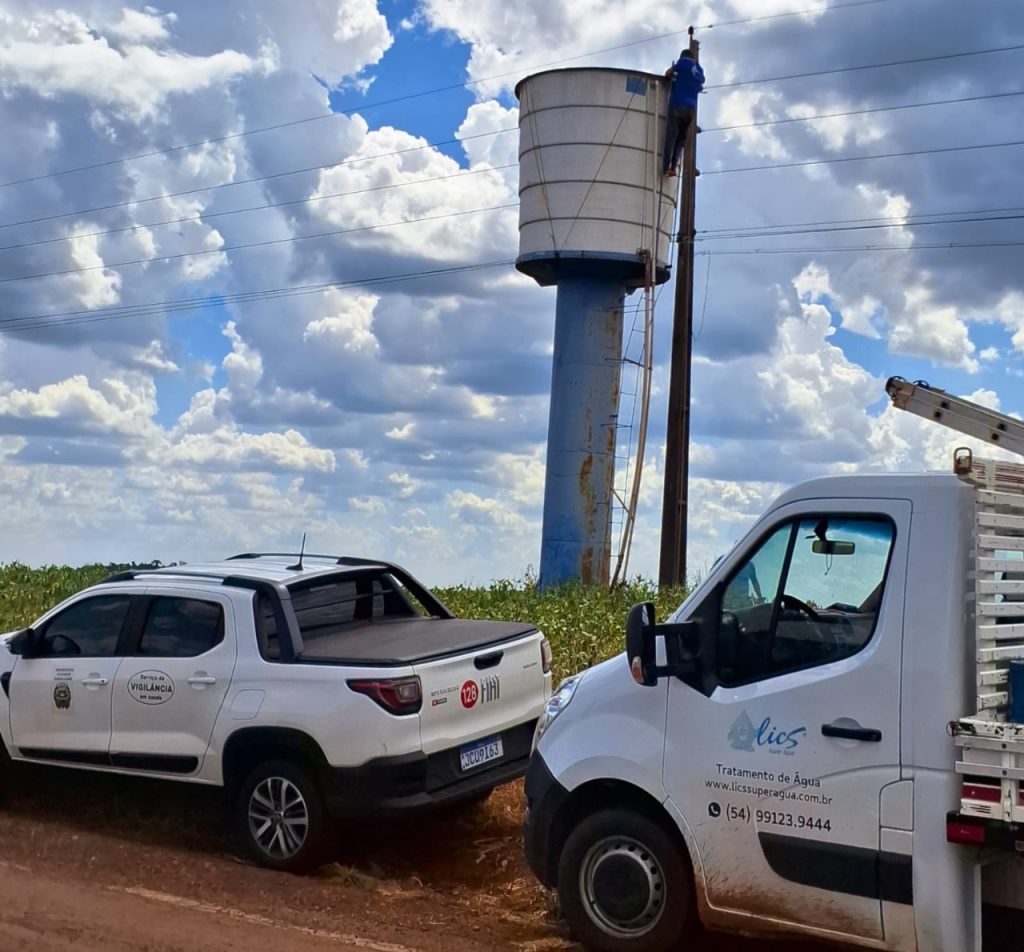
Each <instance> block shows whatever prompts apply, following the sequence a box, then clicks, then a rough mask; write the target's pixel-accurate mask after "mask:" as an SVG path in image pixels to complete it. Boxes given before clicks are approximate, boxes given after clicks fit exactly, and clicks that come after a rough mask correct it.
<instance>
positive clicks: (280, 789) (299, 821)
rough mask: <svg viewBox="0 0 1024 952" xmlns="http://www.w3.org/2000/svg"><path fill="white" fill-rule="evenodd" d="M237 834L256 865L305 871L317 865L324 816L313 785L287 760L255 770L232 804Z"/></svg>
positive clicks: (323, 840)
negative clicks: (233, 805)
mask: <svg viewBox="0 0 1024 952" xmlns="http://www.w3.org/2000/svg"><path fill="white" fill-rule="evenodd" d="M235 831H236V835H237V837H238V840H239V842H240V844H241V846H242V848H243V850H244V851H245V853H246V854H247V855H248V856H250V857H251V858H252V859H253V860H255V862H257V863H259V864H260V865H261V866H268V867H270V868H271V869H279V870H283V871H285V872H290V873H304V872H308V871H310V870H312V869H316V868H317V867H318V866H320V865H321V863H322V860H323V855H324V852H323V850H324V842H325V840H326V834H327V814H326V811H325V809H324V803H323V797H322V796H321V794H320V788H319V787H318V786H317V784H316V782H315V781H314V780H313V778H312V777H311V776H310V774H309V773H308V772H307V771H306V770H305V768H303V767H300V766H299V765H298V764H295V763H293V762H291V761H288V760H272V761H268V762H267V763H264V764H260V765H259V766H258V767H256V768H255V769H254V770H253V771H252V772H251V773H250V774H249V776H248V777H247V778H246V779H245V781H244V782H243V783H242V785H241V787H240V788H239V791H238V795H237V797H236V800H235Z"/></svg>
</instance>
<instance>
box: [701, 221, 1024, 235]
mask: <svg viewBox="0 0 1024 952" xmlns="http://www.w3.org/2000/svg"><path fill="white" fill-rule="evenodd" d="M1021 219H1024V215H984V216H979V217H976V218H946V219H939V220H937V221H918V222H890V223H887V224H886V223H879V224H870V225H827V226H822V227H820V228H791V229H783V230H781V231H774V230H773V231H765V230H760V231H751V232H750V233H748V234H739V233H735V232H733V233H731V234H722V235H705V236H704V237H703V238H696V239H694V240H695V241H721V240H723V239H744V238H747V239H749V238H775V237H780V236H783V235H817V234H826V233H827V234H831V233H832V232H839V231H871V230H874V229H878V228H922V227H924V226H926V225H964V224H970V223H975V222H992V221H1020V220H1021Z"/></svg>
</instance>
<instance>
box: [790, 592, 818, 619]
mask: <svg viewBox="0 0 1024 952" xmlns="http://www.w3.org/2000/svg"><path fill="white" fill-rule="evenodd" d="M781 604H782V607H783V608H792V609H793V610H794V611H798V612H802V613H803V614H805V615H806V616H807V617H808V618H810V619H811V621H821V615H819V614H818V613H817V612H816V611H815V610H814V609H813V608H811V606H810V605H808V604H807V603H806V602H802V601H800V599H799V598H797V597H796V596H795V595H783V596H782V599H781Z"/></svg>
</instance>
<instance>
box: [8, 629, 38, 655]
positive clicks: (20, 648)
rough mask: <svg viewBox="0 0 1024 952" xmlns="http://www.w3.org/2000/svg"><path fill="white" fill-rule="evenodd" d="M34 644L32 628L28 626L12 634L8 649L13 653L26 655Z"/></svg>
mask: <svg viewBox="0 0 1024 952" xmlns="http://www.w3.org/2000/svg"><path fill="white" fill-rule="evenodd" d="M31 645H32V629H31V628H26V629H25V630H24V631H19V632H18V633H17V634H16V635H12V636H11V637H10V638H9V639H8V641H7V650H8V651H10V653H11V654H12V655H26V654H27V653H28V651H29V649H30V648H31Z"/></svg>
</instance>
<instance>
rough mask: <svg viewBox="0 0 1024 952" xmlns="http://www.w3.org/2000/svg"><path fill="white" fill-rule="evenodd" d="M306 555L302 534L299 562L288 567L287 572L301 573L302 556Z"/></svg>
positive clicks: (304, 536)
mask: <svg viewBox="0 0 1024 952" xmlns="http://www.w3.org/2000/svg"><path fill="white" fill-rule="evenodd" d="M305 553H306V533H305V532H303V533H302V548H301V549H299V561H298V562H296V563H295V564H294V565H289V566H288V571H289V572H301V571H302V556H303V555H305Z"/></svg>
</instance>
